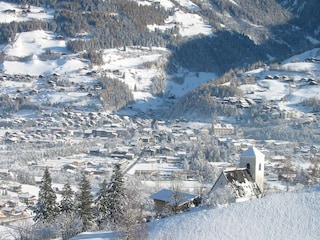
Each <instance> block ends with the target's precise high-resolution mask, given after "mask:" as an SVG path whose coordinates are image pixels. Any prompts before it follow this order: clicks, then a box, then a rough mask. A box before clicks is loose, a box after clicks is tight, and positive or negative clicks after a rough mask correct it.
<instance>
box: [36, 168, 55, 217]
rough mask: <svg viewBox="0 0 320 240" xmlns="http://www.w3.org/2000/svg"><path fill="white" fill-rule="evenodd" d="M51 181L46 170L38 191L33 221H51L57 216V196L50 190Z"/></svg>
mask: <svg viewBox="0 0 320 240" xmlns="http://www.w3.org/2000/svg"><path fill="white" fill-rule="evenodd" d="M51 182H52V179H51V176H50V173H49V170H48V168H46V169H45V171H44V174H43V177H42V183H41V185H40V189H39V197H38V202H37V204H36V207H35V210H34V213H35V217H34V219H33V220H34V221H36V222H37V221H47V222H50V221H52V220H53V219H54V218H55V216H56V215H57V214H58V207H57V203H56V199H57V196H56V194H55V192H54V191H53V189H52V186H51V184H52V183H51Z"/></svg>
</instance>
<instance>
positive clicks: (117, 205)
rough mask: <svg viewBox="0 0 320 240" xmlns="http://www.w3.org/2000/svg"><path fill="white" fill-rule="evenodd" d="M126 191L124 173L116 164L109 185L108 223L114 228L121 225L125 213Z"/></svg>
mask: <svg viewBox="0 0 320 240" xmlns="http://www.w3.org/2000/svg"><path fill="white" fill-rule="evenodd" d="M125 199H126V195H125V191H124V181H123V173H122V171H121V168H120V164H115V165H114V167H113V172H112V176H111V180H110V183H109V184H108V194H107V203H108V206H107V207H108V216H107V218H108V223H109V224H110V225H111V227H112V228H116V226H117V225H119V224H121V221H122V219H123V217H124V212H125V209H124V207H125Z"/></svg>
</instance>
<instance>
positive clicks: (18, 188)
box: [8, 184, 22, 192]
mask: <svg viewBox="0 0 320 240" xmlns="http://www.w3.org/2000/svg"><path fill="white" fill-rule="evenodd" d="M8 190H9V191H12V192H21V190H22V186H21V185H20V184H12V185H9V186H8Z"/></svg>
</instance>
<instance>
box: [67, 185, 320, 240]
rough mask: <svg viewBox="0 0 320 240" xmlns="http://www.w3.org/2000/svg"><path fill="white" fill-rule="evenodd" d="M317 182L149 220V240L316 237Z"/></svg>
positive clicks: (319, 190)
mask: <svg viewBox="0 0 320 240" xmlns="http://www.w3.org/2000/svg"><path fill="white" fill-rule="evenodd" d="M319 198H320V186H316V187H312V188H310V189H304V190H299V191H294V192H286V193H279V194H274V195H270V196H266V197H264V198H260V199H256V200H252V201H247V202H243V203H234V204H230V205H227V206H225V207H218V208H213V209H201V208H194V209H193V210H191V211H190V212H187V213H182V214H180V215H176V216H173V217H168V218H165V219H162V220H158V221H155V222H152V223H151V224H150V228H149V235H148V238H147V239H150V240H165V239H175V240H185V239H197V240H216V239H228V240H251V239H252V240H257V239H259V240H274V239H286V240H294V239H304V240H316V239H319V236H320V227H319V221H318V219H319V214H320V205H319V204H318V201H319ZM111 236H112V234H110V232H106V233H105V234H104V233H103V232H99V233H83V234H80V235H78V236H76V237H74V238H72V240H80V239H94V240H102V239H110V237H111Z"/></svg>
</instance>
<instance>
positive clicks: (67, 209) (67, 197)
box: [59, 182, 75, 213]
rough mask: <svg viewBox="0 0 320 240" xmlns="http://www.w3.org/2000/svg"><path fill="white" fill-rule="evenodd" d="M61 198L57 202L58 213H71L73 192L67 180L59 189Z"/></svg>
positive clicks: (73, 208) (73, 206)
mask: <svg viewBox="0 0 320 240" xmlns="http://www.w3.org/2000/svg"><path fill="white" fill-rule="evenodd" d="M61 195H62V199H61V201H60V204H59V210H60V213H71V212H74V210H75V205H74V193H73V191H72V189H71V186H70V184H69V182H66V183H65V184H64V186H63V188H62V191H61Z"/></svg>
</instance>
